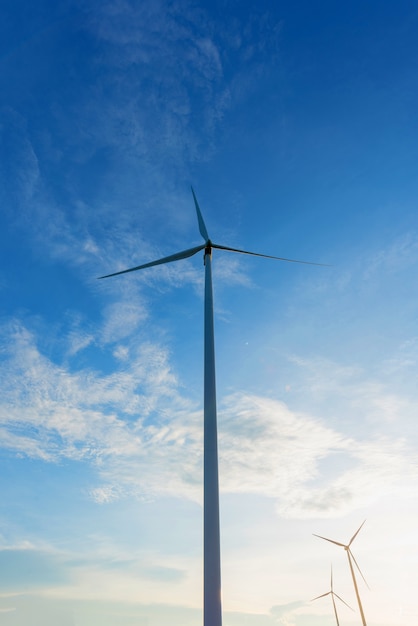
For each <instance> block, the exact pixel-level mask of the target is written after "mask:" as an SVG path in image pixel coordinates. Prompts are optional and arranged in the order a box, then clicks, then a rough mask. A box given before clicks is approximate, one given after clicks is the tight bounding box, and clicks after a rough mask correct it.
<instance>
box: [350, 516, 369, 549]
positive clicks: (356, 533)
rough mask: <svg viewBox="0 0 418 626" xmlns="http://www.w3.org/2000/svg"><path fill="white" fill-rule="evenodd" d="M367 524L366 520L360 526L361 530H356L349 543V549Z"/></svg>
mask: <svg viewBox="0 0 418 626" xmlns="http://www.w3.org/2000/svg"><path fill="white" fill-rule="evenodd" d="M365 523H366V520H364V522H363V523H362V524H361V525H360V528H358V529H357V530H356V532H355V533H354V535H353V536H352V537H351V539H350V541H349V543H348V547H350V546H351V544H352V543H353V541H354V539H355V538H356V537H357V535H358V534H359V532H360V531H361V529H362V528H363V526H364V524H365Z"/></svg>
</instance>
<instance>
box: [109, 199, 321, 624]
mask: <svg viewBox="0 0 418 626" xmlns="http://www.w3.org/2000/svg"><path fill="white" fill-rule="evenodd" d="M192 194H193V200H194V204H195V208H196V214H197V221H198V225H199V231H200V234H201V236H202V238H203V240H204V243H203V244H201V245H200V246H196V247H194V248H189V249H188V250H183V251H181V252H177V253H175V254H172V255H170V256H166V257H163V258H162V259H158V260H156V261H151V262H149V263H144V264H143V265H137V266H136V267H131V268H129V269H126V270H122V271H119V272H114V273H112V274H106V276H100V278H110V277H111V276H118V275H120V274H126V273H128V272H135V271H137V270H142V269H145V268H147V267H153V266H154V265H163V264H164V263H172V262H174V261H180V260H181V259H187V258H189V257H191V256H193V255H195V254H197V253H198V252H200V251H201V250H204V256H203V261H204V265H205V304H204V307H205V313H204V400H203V414H204V418H203V430H204V434H203V450H204V451H203V458H204V460H203V623H204V626H222V605H221V550H220V532H219V481H218V435H217V416H216V383H215V340H214V324H213V290H212V250H213V249H217V250H227V251H229V252H237V253H239V254H249V255H252V256H258V257H265V258H268V259H276V260H278V261H287V262H290V263H303V264H305V265H323V264H322V263H311V262H309V261H298V260H296V259H287V258H283V257H276V256H270V255H268V254H258V253H257V252H248V251H247V250H238V249H237V248H230V247H229V246H222V245H220V244H216V243H213V242H212V241H211V239H210V238H209V235H208V231H207V229H206V225H205V223H204V221H203V217H202V213H201V211H200V208H199V204H198V202H197V199H196V195H195V193H194V190H193V188H192Z"/></svg>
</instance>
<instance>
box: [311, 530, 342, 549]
mask: <svg viewBox="0 0 418 626" xmlns="http://www.w3.org/2000/svg"><path fill="white" fill-rule="evenodd" d="M312 534H313V536H314V537H319V538H320V539H325V541H330V542H331V543H335V545H336V546H341V547H342V548H346V547H347V546H346V545H345V544H343V543H340V542H339V541H334V540H333V539H327V537H323V536H322V535H315V533H312Z"/></svg>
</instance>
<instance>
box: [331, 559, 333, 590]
mask: <svg viewBox="0 0 418 626" xmlns="http://www.w3.org/2000/svg"><path fill="white" fill-rule="evenodd" d="M331 591H333V587H332V565H331Z"/></svg>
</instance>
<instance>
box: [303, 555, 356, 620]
mask: <svg viewBox="0 0 418 626" xmlns="http://www.w3.org/2000/svg"><path fill="white" fill-rule="evenodd" d="M325 596H331V599H332V606H333V607H334V615H335V620H336V622H337V626H340V622H339V620H338V613H337V606H336V604H335V600H334V597H335V598H338V600H340V601H341V602H342V603H343V604H345V606H348V608H349V609H351V610H352V611H353V610H354V609H352V608H351V606H350V605H349V604H347V602H345V601H344V600H343V599H342V598H341V597H340V596H339V595H338V594H337V593H335V591H334V587H333V584H332V565H331V590H330V591H327V593H323V594H322V595H320V596H316V598H312V600H311V602H313V601H314V600H319V598H325Z"/></svg>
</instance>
